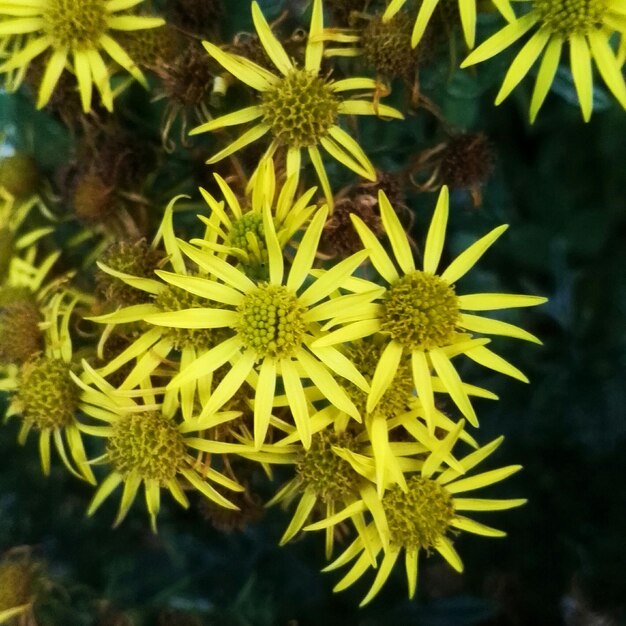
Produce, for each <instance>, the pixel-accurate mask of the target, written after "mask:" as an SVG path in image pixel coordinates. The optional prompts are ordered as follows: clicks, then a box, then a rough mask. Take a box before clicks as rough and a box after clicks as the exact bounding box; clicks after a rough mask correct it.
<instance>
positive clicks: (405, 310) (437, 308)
mask: <svg viewBox="0 0 626 626" xmlns="http://www.w3.org/2000/svg"><path fill="white" fill-rule="evenodd" d="M458 323H459V301H458V298H457V296H456V294H455V293H454V289H453V288H452V287H451V286H450V285H448V284H447V283H446V282H445V281H443V280H442V279H441V278H439V276H434V275H432V274H427V273H426V272H422V271H419V270H417V271H415V272H411V273H410V274H407V275H406V276H403V277H402V278H400V279H399V280H398V281H397V282H396V283H395V284H393V285H392V286H391V287H390V289H389V290H388V291H387V293H386V294H385V299H384V301H383V315H382V320H381V330H382V331H384V332H388V333H389V334H390V335H391V336H392V337H393V339H395V340H396V341H398V342H399V343H401V344H402V345H403V346H406V347H407V348H409V349H411V350H430V349H432V348H440V347H442V346H446V345H448V344H450V343H451V341H452V340H453V338H454V335H455V334H456V326H457V324H458Z"/></svg>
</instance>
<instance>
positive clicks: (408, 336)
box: [313, 186, 546, 430]
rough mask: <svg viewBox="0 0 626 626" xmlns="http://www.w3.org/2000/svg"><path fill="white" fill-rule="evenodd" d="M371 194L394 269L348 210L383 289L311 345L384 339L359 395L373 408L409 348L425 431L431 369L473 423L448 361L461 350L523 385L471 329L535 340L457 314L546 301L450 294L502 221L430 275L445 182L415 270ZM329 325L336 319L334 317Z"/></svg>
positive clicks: (443, 213)
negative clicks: (367, 306)
mask: <svg viewBox="0 0 626 626" xmlns="http://www.w3.org/2000/svg"><path fill="white" fill-rule="evenodd" d="M378 199H379V206H380V210H381V217H382V221H383V225H384V227H385V231H386V232H387V236H388V237H389V241H390V243H391V248H392V250H393V254H394V257H395V260H396V262H397V264H398V266H399V267H400V270H401V271H400V272H398V270H397V269H396V265H395V264H394V262H393V260H392V258H391V257H390V256H389V255H388V254H387V252H386V251H385V249H384V248H383V246H382V244H381V243H380V241H379V240H378V239H377V237H376V236H375V235H374V233H372V231H371V230H370V229H369V228H368V227H367V226H366V225H365V224H364V223H363V221H362V220H360V219H359V218H358V217H356V216H354V215H353V216H352V220H353V223H354V225H355V228H356V229H357V231H358V233H359V236H360V237H361V240H362V242H363V245H364V247H365V248H367V249H368V251H369V253H370V259H371V261H372V264H373V265H374V267H375V268H376V270H377V272H378V273H379V274H380V276H381V277H382V278H383V279H384V280H385V281H386V282H387V283H388V285H389V287H388V288H387V290H386V292H385V294H384V295H383V297H382V301H381V302H380V303H379V304H378V307H377V308H375V309H374V310H373V311H372V313H373V315H371V317H370V318H369V319H363V318H362V319H359V320H350V318H349V315H348V314H346V315H342V316H340V317H339V320H344V321H345V322H346V323H345V325H344V326H343V327H342V328H339V329H338V330H335V331H333V332H331V333H329V334H328V335H326V336H325V337H322V338H320V339H318V340H317V341H316V342H315V343H314V344H313V346H314V347H321V346H330V345H335V344H336V343H340V342H345V341H350V340H351V339H352V338H354V337H363V336H365V335H371V334H374V333H380V334H382V336H383V337H385V338H386V340H387V346H386V347H385V349H384V351H383V353H382V355H381V357H380V361H379V362H378V366H377V367H376V371H375V372H374V376H373V379H372V383H371V391H370V394H369V397H368V400H367V407H366V408H367V411H368V412H372V411H374V409H375V408H376V405H377V404H378V402H379V401H380V399H381V398H382V397H383V394H384V393H385V391H386V390H387V389H388V388H389V386H390V384H391V381H392V380H393V377H394V375H395V373H396V371H397V369H398V366H399V364H400V362H401V359H402V357H403V355H405V354H407V353H409V354H410V355H411V367H412V371H413V380H414V383H415V387H416V389H417V394H418V396H419V399H420V401H421V403H422V406H423V407H424V410H425V412H426V418H427V421H428V424H429V427H430V428H431V430H432V429H433V428H434V424H435V420H434V406H435V403H434V394H433V391H434V389H433V381H432V375H431V371H432V370H434V371H435V373H436V374H437V376H438V377H439V379H440V381H441V382H442V383H443V386H444V388H445V390H446V391H447V393H449V394H450V396H451V397H452V400H453V401H454V402H455V404H456V405H457V406H458V407H459V409H460V410H461V412H462V413H463V415H464V416H465V417H466V418H467V419H468V420H469V421H470V422H471V423H472V424H473V425H474V426H477V425H478V421H477V419H476V414H475V412H474V409H473V407H472V405H471V403H470V401H469V398H468V394H467V392H466V390H465V389H464V387H463V384H462V382H461V379H460V377H459V374H458V373H457V371H456V368H455V367H454V365H453V364H452V360H451V359H452V358H453V357H455V356H457V355H459V354H465V355H466V356H468V357H469V358H470V359H472V360H473V361H476V362H477V363H479V364H481V365H484V366H485V367H489V368H491V369H494V370H496V371H498V372H502V373H504V374H507V375H509V376H513V377H514V378H517V379H519V380H522V381H525V382H528V379H527V378H526V377H525V376H524V374H522V372H520V371H519V370H518V369H517V368H515V367H514V366H513V365H511V364H510V363H508V362H507V361H505V360H504V359H503V358H502V357H500V356H498V355H496V354H495V353H494V352H492V351H491V350H489V349H488V348H487V347H485V345H484V344H485V343H487V342H488V341H487V340H486V339H474V338H472V335H471V333H474V332H476V333H481V334H482V333H486V334H493V335H504V336H509V337H516V338H518V339H526V340H528V341H533V342H535V343H541V342H540V341H539V340H538V339H537V338H536V337H534V336H533V335H531V334H530V333H528V332H526V331H525V330H522V329H521V328H518V327H517V326H514V325H512V324H508V323H506V322H502V321H499V320H492V319H488V318H485V317H482V316H477V315H470V314H468V313H465V312H464V311H490V310H497V309H506V308H512V307H527V306H536V305H538V304H542V303H543V302H545V301H546V299H545V298H541V297H537V296H526V295H512V294H497V293H487V294H471V295H462V296H458V295H457V294H456V292H455V289H454V284H455V283H456V282H457V281H458V280H459V279H460V278H461V277H462V276H464V275H465V274H466V273H467V272H468V271H469V270H470V269H471V268H472V267H473V266H474V264H475V263H476V262H477V261H478V259H480V257H481V256H482V255H483V254H484V253H485V251H486V250H487V249H488V248H489V247H490V246H491V245H492V244H493V243H494V242H495V241H496V239H498V237H500V235H502V233H503V232H504V231H505V230H506V229H507V226H499V227H498V228H495V229H494V230H492V231H491V232H490V233H488V234H487V235H485V236H484V237H482V238H481V239H479V240H478V241H477V242H475V243H474V244H472V245H471V246H470V247H469V248H467V249H466V250H465V251H464V252H462V253H461V254H460V255H459V256H458V257H457V258H456V259H455V260H454V261H452V263H450V265H449V266H448V267H447V268H446V269H445V270H444V271H443V272H442V273H441V274H440V275H438V274H437V269H438V267H439V263H440V260H441V253H442V250H443V245H444V240H445V234H446V225H447V222H448V188H447V187H445V186H444V187H442V189H441V193H440V195H439V200H438V202H437V207H436V209H435V213H434V215H433V218H432V221H431V224H430V228H429V231H428V236H427V238H426V246H425V250H424V262H423V269H417V268H416V266H415V261H414V259H413V252H412V250H411V245H410V243H409V241H408V238H407V235H406V232H405V230H404V227H403V226H402V224H401V223H400V220H399V219H398V216H397V215H396V212H395V211H394V210H393V208H392V206H391V205H390V203H389V200H388V199H387V197H386V196H385V194H384V193H383V192H380V193H379V198H378ZM333 323H337V320H334V321H333Z"/></svg>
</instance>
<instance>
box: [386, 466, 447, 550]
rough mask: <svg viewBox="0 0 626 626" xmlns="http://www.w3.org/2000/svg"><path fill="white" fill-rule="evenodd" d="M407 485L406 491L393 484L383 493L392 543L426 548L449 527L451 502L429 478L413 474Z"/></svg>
mask: <svg viewBox="0 0 626 626" xmlns="http://www.w3.org/2000/svg"><path fill="white" fill-rule="evenodd" d="M407 486H408V490H407V492H406V493H405V492H403V491H402V489H400V487H399V486H398V485H394V486H393V487H391V488H390V489H389V490H388V491H387V492H386V493H385V495H384V496H383V501H382V504H383V508H384V509H385V515H386V517H387V523H388V525H389V534H390V538H391V542H392V543H393V544H394V545H396V546H398V547H404V548H421V549H423V550H428V549H429V548H432V547H433V546H434V545H435V544H436V543H437V541H438V540H439V539H440V538H441V537H443V536H444V535H445V534H446V531H447V530H448V528H449V527H450V522H451V521H452V518H453V517H454V502H453V500H452V496H451V495H450V494H449V493H448V492H447V491H446V490H445V488H444V487H442V486H441V485H440V484H439V483H438V482H437V481H434V480H431V479H429V478H422V477H421V476H413V477H411V478H410V479H409V480H407Z"/></svg>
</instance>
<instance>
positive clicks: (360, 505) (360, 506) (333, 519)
mask: <svg viewBox="0 0 626 626" xmlns="http://www.w3.org/2000/svg"><path fill="white" fill-rule="evenodd" d="M366 510H367V507H366V506H365V503H364V502H362V501H361V500H357V501H356V502H352V503H351V504H349V505H348V506H346V507H345V508H343V509H341V511H338V512H337V513H335V514H334V515H331V516H329V517H325V518H324V519H323V520H320V521H319V522H315V523H314V524H309V525H308V526H305V527H304V529H303V530H305V531H307V532H309V531H318V530H324V529H325V528H329V527H331V526H336V525H337V524H340V523H341V522H343V521H344V520H347V519H348V518H350V517H352V516H353V515H356V514H357V513H362V512H363V511H366Z"/></svg>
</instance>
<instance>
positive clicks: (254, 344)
mask: <svg viewBox="0 0 626 626" xmlns="http://www.w3.org/2000/svg"><path fill="white" fill-rule="evenodd" d="M238 311H239V315H240V317H239V323H238V325H237V329H236V330H237V332H238V333H239V336H240V337H241V340H242V341H243V343H244V345H245V347H246V348H248V349H252V350H255V351H256V352H257V354H258V355H259V357H278V358H289V357H292V356H295V354H296V352H297V350H298V348H300V346H301V344H302V338H303V336H304V333H305V332H306V323H305V321H304V319H303V318H304V313H305V312H306V308H305V307H304V306H302V305H301V304H300V302H299V301H298V298H297V297H296V296H295V295H294V294H293V293H292V292H291V291H290V290H289V289H287V287H284V286H283V285H267V284H266V285H261V286H260V287H258V288H257V289H255V290H254V291H252V292H250V293H248V294H247V295H246V297H245V298H244V300H243V302H242V303H241V304H240V305H239V309H238Z"/></svg>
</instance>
